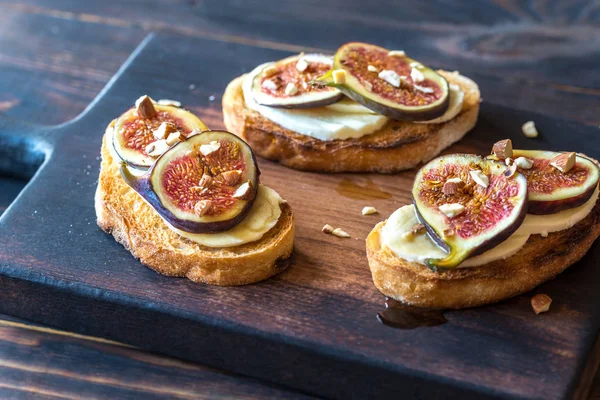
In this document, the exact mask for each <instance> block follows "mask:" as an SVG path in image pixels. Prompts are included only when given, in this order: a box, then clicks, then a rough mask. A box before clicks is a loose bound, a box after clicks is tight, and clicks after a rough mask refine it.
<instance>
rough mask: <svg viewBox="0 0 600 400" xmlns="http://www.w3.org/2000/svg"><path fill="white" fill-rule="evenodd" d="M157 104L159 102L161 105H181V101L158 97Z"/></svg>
mask: <svg viewBox="0 0 600 400" xmlns="http://www.w3.org/2000/svg"><path fill="white" fill-rule="evenodd" d="M158 104H160V105H161V106H173V107H181V102H179V101H177V100H169V99H160V100H158Z"/></svg>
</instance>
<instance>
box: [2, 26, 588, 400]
mask: <svg viewBox="0 0 600 400" xmlns="http://www.w3.org/2000/svg"><path fill="white" fill-rule="evenodd" d="M286 55H287V54H286V53H284V52H281V51H276V50H265V49H257V48H254V47H250V46H245V45H241V44H229V43H221V42H213V41H208V40H193V39H186V38H182V37H174V36H150V37H149V38H147V39H146V40H145V41H144V42H143V43H142V44H141V45H140V47H139V48H138V49H137V50H136V52H135V53H134V54H133V55H132V56H131V58H130V59H129V60H128V62H127V63H126V64H125V65H124V66H123V67H122V69H121V70H120V71H119V72H118V73H117V75H116V76H115V77H114V78H113V80H111V82H110V83H109V84H108V85H107V87H106V89H105V90H104V91H103V92H102V93H101V94H100V95H99V96H98V98H97V99H96V100H95V101H94V102H93V103H92V104H91V105H90V106H89V107H88V108H87V109H86V111H85V112H84V113H83V114H82V115H81V116H80V117H78V118H77V119H75V120H73V121H71V122H69V123H67V124H65V125H61V126H56V127H36V126H29V125H26V124H22V123H18V122H16V121H8V120H6V119H3V120H0V133H1V135H0V156H1V159H0V169H1V170H3V171H4V172H7V171H9V172H11V173H12V174H17V175H19V174H20V175H28V174H30V173H32V171H35V170H36V169H37V168H38V167H40V165H41V167H40V168H39V170H38V171H37V173H36V174H35V176H34V178H33V179H32V180H31V182H30V183H29V185H28V186H27V187H26V189H25V190H24V191H23V192H22V193H21V194H20V196H19V197H18V198H17V200H16V201H15V202H14V203H13V204H12V205H11V207H10V208H9V209H8V210H7V211H6V212H5V213H4V215H3V216H2V217H1V219H0V243H2V247H1V250H0V283H1V285H2V290H1V291H0V293H1V294H0V312H2V313H7V314H12V315H15V316H18V317H22V318H27V319H30V320H33V321H37V322H41V323H44V324H48V325H52V326H56V327H60V328H63V329H68V330H73V331H77V332H81V333H84V334H92V335H97V336H103V337H106V338H110V339H114V340H119V341H123V342H126V343H129V344H132V345H135V346H139V347H142V348H144V349H148V350H152V351H156V352H160V353H165V354H169V355H172V356H176V357H180V358H184V359H189V360H194V361H198V362H201V363H204V364H208V365H212V366H215V367H219V368H223V369H226V370H230V371H234V372H237V373H241V374H245V375H250V376H253V377H257V378H261V379H265V380H267V381H270V382H275V383H279V384H282V385H286V386H289V387H293V388H296V389H299V390H301V391H304V392H307V393H311V394H316V395H321V396H325V397H331V398H340V399H348V398H367V397H378V398H383V397H391V396H393V395H396V397H397V395H400V396H401V398H465V397H467V396H469V397H470V398H471V397H473V398H477V397H493V398H511V399H522V398H527V399H532V398H544V399H563V398H573V397H574V398H582V396H584V395H585V393H586V391H587V389H588V388H589V385H590V383H591V378H592V377H593V376H594V372H595V370H596V368H597V365H598V353H599V351H598V349H597V348H596V347H597V344H596V343H597V334H598V327H599V326H600V324H599V322H600V321H599V317H600V309H599V308H598V307H597V304H598V303H599V302H600V291H599V290H598V289H597V288H598V285H599V284H600V270H599V269H598V268H597V267H598V261H597V260H598V259H599V258H600V246H599V245H598V244H597V243H596V245H595V246H593V248H592V250H591V251H590V252H589V253H588V254H587V256H585V257H584V258H583V260H582V261H581V262H579V263H577V264H576V265H574V266H573V267H572V268H570V269H569V270H567V271H566V272H565V273H564V274H562V275H561V276H559V277H558V278H557V279H555V280H553V281H551V282H549V283H547V284H544V285H543V286H542V287H541V288H539V292H543V293H547V294H549V295H550V296H551V297H552V298H553V299H554V302H553V304H552V310H551V312H549V313H547V314H543V315H540V316H536V315H535V314H534V313H533V312H532V310H531V307H530V304H529V299H530V297H531V295H532V294H531V293H528V294H525V295H523V296H519V297H516V298H514V299H511V300H508V301H505V302H502V303H500V304H496V305H493V306H488V307H480V308H476V309H470V310H462V311H451V312H446V313H445V316H446V318H447V319H448V322H447V323H446V324H444V325H440V326H436V327H422V328H417V329H414V330H399V329H394V328H390V327H388V326H385V325H383V324H381V323H379V322H378V320H377V318H376V316H377V313H378V312H379V311H381V310H382V309H383V305H384V297H383V296H382V295H381V294H380V293H379V292H378V291H377V290H376V289H375V287H374V286H373V284H372V282H371V276H370V272H369V269H368V265H367V260H366V257H365V243H364V239H365V238H366V236H367V234H368V233H369V231H370V230H371V228H372V227H373V226H374V225H375V224H376V223H377V222H379V221H380V220H382V219H384V218H386V217H387V216H388V215H389V214H390V213H392V212H393V211H394V210H395V209H397V208H398V207H399V206H401V205H404V204H408V203H409V202H410V195H409V190H410V187H411V184H412V180H413V177H414V174H415V171H407V172H405V173H400V174H396V175H376V174H335V175H323V174H315V173H303V172H298V171H294V170H290V169H287V168H284V167H282V166H279V165H277V164H275V163H271V162H268V161H265V160H260V166H261V169H262V172H263V175H262V179H263V181H264V183H266V184H267V185H269V186H271V187H273V188H274V189H275V190H277V191H278V192H279V193H280V194H281V195H282V196H283V197H284V198H285V199H287V200H288V201H289V203H290V204H291V205H292V208H293V210H294V213H295V215H296V221H297V237H296V249H295V255H294V256H293V259H292V261H291V264H290V266H289V268H288V269H287V270H286V271H285V272H283V273H281V274H280V275H278V276H277V277H275V278H272V279H269V280H267V281H265V282H261V283H258V284H254V285H249V286H244V287H234V288H222V287H213V286H206V285H199V284H194V283H192V282H190V281H188V280H187V279H175V278H166V277H162V276H160V275H158V274H156V273H154V272H153V271H151V270H149V269H147V268H145V267H144V266H142V265H141V264H140V263H139V262H138V261H136V260H135V259H134V258H133V257H131V255H130V254H129V253H128V252H127V251H126V250H125V249H124V248H123V247H122V246H121V245H119V244H118V243H116V242H115V241H114V240H113V238H112V237H111V236H109V235H106V234H105V233H103V232H102V231H101V230H100V229H99V228H98V227H97V226H96V223H95V213H94V205H93V197H94V190H95V187H96V181H97V175H98V168H99V162H100V161H99V151H100V141H101V137H102V134H103V132H104V129H105V127H106V125H107V124H108V123H109V122H110V120H111V119H113V118H114V117H116V116H118V115H119V114H120V113H121V112H122V111H123V110H125V109H126V108H128V107H130V106H131V104H132V103H133V101H134V100H135V99H137V97H138V96H139V95H141V94H149V95H150V96H152V97H153V98H155V99H160V98H169V99H176V100H180V101H182V103H183V104H184V106H186V107H187V108H189V109H191V110H192V111H194V112H196V113H198V114H199V115H200V116H201V117H202V118H203V120H204V121H205V122H206V123H207V124H208V125H209V126H211V127H214V128H221V127H222V126H223V125H222V120H221V111H220V97H219V95H217V96H216V98H213V97H209V96H210V95H213V94H215V93H217V94H219V93H222V90H223V89H224V88H225V86H226V84H227V83H228V82H229V81H230V80H231V79H232V78H234V77H235V76H238V75H240V74H241V73H243V72H247V71H249V70H250V69H252V68H253V67H254V66H255V65H257V64H259V63H261V62H264V61H267V60H274V59H278V58H282V57H284V56H286ZM467 75H469V74H467ZM472 77H474V78H475V79H476V80H477V81H478V82H479V83H480V84H481V85H482V87H484V86H485V78H483V77H481V76H479V75H477V74H474V75H472ZM483 96H484V98H485V99H486V101H485V102H484V103H483V104H482V109H481V114H480V118H479V123H478V125H477V128H476V129H475V130H474V131H473V132H471V133H470V134H469V135H468V136H467V137H466V138H465V139H464V140H463V141H461V142H460V143H458V144H457V145H454V146H452V147H451V148H450V149H448V150H447V152H472V153H480V154H485V153H487V152H488V151H489V149H490V146H491V144H492V143H493V142H495V141H496V140H499V139H502V138H506V137H510V138H512V140H513V142H514V144H515V147H517V148H543V149H556V150H577V151H583V152H586V153H588V154H589V155H591V156H594V157H600V136H599V135H598V129H596V128H592V127H586V126H582V125H578V124H574V123H570V122H565V121H559V120H554V119H551V118H547V117H543V116H540V115H537V114H531V113H526V112H521V111H518V110H513V109H508V108H503V107H499V106H495V105H493V104H492V102H493V98H494V96H493V93H485V92H484V93H483ZM488 100H489V101H488ZM527 120H535V122H536V124H537V126H538V128H539V130H540V132H541V136H540V137H539V138H538V139H535V140H531V139H526V138H525V137H524V136H523V135H522V134H521V130H520V127H521V124H522V123H523V122H525V121H527ZM366 205H371V206H374V207H376V208H377V209H378V210H379V211H380V214H377V215H371V216H362V215H361V213H360V211H361V209H362V207H363V206H366ZM325 223H329V224H331V225H334V226H340V227H342V228H344V229H345V230H347V231H348V232H349V233H351V235H352V238H351V239H341V238H337V237H334V236H331V235H325V234H323V233H321V227H322V226H323V225H324V224H325Z"/></svg>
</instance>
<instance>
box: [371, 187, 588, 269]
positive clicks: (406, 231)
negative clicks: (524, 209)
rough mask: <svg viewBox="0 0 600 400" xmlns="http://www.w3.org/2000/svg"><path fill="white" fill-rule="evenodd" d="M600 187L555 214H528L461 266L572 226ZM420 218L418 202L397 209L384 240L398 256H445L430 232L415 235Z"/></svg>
mask: <svg viewBox="0 0 600 400" xmlns="http://www.w3.org/2000/svg"><path fill="white" fill-rule="evenodd" d="M598 193H599V189H598V188H596V190H595V191H594V194H593V195H592V197H591V198H590V199H589V200H588V201H587V202H585V203H584V204H583V205H581V206H579V207H576V208H572V209H569V210H563V211H560V212H558V213H556V214H551V215H532V214H527V216H526V217H525V220H524V221H523V223H522V224H521V226H520V227H519V229H517V231H516V232H515V233H513V234H512V235H511V236H510V237H509V238H508V239H506V240H505V241H504V242H502V243H500V244H499V245H498V246H496V247H494V248H493V249H490V250H488V251H486V252H485V253H483V254H480V255H478V256H475V257H471V258H468V259H467V260H465V261H464V262H463V263H462V264H460V265H459V268H466V267H477V266H480V265H485V264H487V263H490V262H492V261H496V260H503V259H506V258H508V257H510V256H512V255H514V254H515V253H517V252H518V251H519V250H520V249H521V248H522V247H523V246H524V245H525V243H526V242H527V239H529V236H530V235H540V234H541V235H543V236H545V235H547V234H548V233H550V232H557V231H561V230H564V229H569V228H571V227H573V226H574V225H575V224H577V223H578V222H579V221H581V220H582V219H584V218H585V217H586V216H587V215H588V214H589V213H590V211H591V210H592V209H593V208H594V205H595V204H596V201H597V200H598ZM418 222H419V221H418V220H417V217H416V215H415V208H414V205H412V204H411V205H407V206H404V207H400V208H399V209H398V210H396V211H395V212H394V213H393V214H392V215H391V216H390V217H389V218H388V220H387V221H386V223H385V225H384V226H383V228H382V229H381V244H382V245H384V246H387V247H388V248H389V249H390V250H391V251H392V252H393V253H394V254H395V255H396V256H397V257H400V258H403V259H405V260H407V261H411V262H416V263H419V264H424V265H425V264H426V263H427V259H429V258H444V257H445V256H446V254H447V253H446V252H445V251H444V250H443V249H441V248H440V247H438V246H437V245H436V244H435V243H434V242H433V241H432V240H431V239H430V238H429V236H428V235H427V234H419V235H413V234H412V233H411V230H412V227H413V226H414V225H415V224H417V223H418Z"/></svg>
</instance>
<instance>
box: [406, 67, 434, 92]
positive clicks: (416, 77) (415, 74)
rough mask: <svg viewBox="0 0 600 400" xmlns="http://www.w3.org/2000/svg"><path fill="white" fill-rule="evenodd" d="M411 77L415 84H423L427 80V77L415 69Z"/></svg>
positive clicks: (411, 71)
mask: <svg viewBox="0 0 600 400" xmlns="http://www.w3.org/2000/svg"><path fill="white" fill-rule="evenodd" d="M410 77H411V78H412V80H413V82H423V81H424V80H425V75H424V74H423V73H422V72H421V71H419V70H418V69H416V68H415V67H413V68H412V69H411V70H410ZM432 90H433V89H432Z"/></svg>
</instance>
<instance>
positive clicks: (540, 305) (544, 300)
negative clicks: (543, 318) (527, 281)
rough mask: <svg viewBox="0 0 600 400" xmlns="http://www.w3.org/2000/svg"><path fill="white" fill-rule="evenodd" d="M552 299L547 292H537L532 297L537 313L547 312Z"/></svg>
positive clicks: (534, 309)
mask: <svg viewBox="0 0 600 400" xmlns="http://www.w3.org/2000/svg"><path fill="white" fill-rule="evenodd" d="M550 304H552V299H551V298H550V296H548V295H547V294H541V293H540V294H536V295H535V296H533V297H532V298H531V307H532V308H533V311H534V312H535V313H536V314H540V313H543V312H546V311H548V310H549V309H550Z"/></svg>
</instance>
